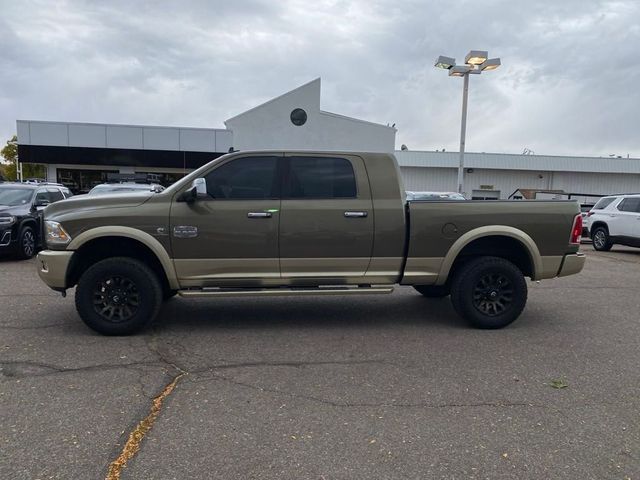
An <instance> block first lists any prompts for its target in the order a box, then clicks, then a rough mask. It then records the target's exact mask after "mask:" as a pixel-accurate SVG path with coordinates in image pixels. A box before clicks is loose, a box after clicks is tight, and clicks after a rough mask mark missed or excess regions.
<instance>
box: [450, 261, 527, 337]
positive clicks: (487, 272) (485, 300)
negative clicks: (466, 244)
mask: <svg viewBox="0 0 640 480" xmlns="http://www.w3.org/2000/svg"><path fill="white" fill-rule="evenodd" d="M451 303H453V308H454V309H455V310H456V312H457V313H458V314H459V315H460V316H461V317H463V318H464V319H465V320H467V321H468V322H469V323H470V324H471V325H473V326H474V327H476V328H487V329H492V328H502V327H505V326H507V325H509V324H510V323H511V322H513V321H514V320H515V319H516V318H518V317H519V316H520V314H521V313H522V310H523V309H524V306H525V304H526V303H527V283H526V282H525V279H524V275H523V274H522V272H521V271H520V269H518V267H516V266H515V265H514V264H513V263H511V262H509V261H508V260H505V259H503V258H498V257H479V258H476V259H473V260H471V261H469V262H467V263H465V264H464V265H463V266H462V267H460V268H459V269H458V270H457V271H456V272H455V275H454V278H453V282H452V286H451Z"/></svg>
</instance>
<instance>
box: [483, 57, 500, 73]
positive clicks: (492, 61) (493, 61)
mask: <svg viewBox="0 0 640 480" xmlns="http://www.w3.org/2000/svg"><path fill="white" fill-rule="evenodd" d="M499 66H500V59H499V58H489V59H488V60H485V61H484V62H482V64H481V65H480V70H482V71H485V70H495V69H496V68H498V67H499Z"/></svg>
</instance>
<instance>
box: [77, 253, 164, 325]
mask: <svg viewBox="0 0 640 480" xmlns="http://www.w3.org/2000/svg"><path fill="white" fill-rule="evenodd" d="M161 302H162V287H161V286H160V282H159V281H158V277H157V276H156V274H155V273H154V272H153V271H152V270H151V269H150V268H149V267H147V266H146V265H145V264H144V263H142V262H140V261H138V260H135V259H133V258H128V257H112V258H107V259H105V260H101V261H99V262H97V263H96V264H94V265H92V266H91V267H89V268H88V269H87V270H86V271H85V272H84V273H83V274H82V276H81V277H80V280H79V282H78V287H77V289H76V309H77V310H78V313H79V314H80V317H81V318H82V320H83V321H84V323H86V324H87V326H88V327H89V328H91V329H93V330H95V331H96V332H98V333H101V334H103V335H130V334H132V333H135V332H137V331H139V330H142V329H143V328H144V327H146V326H147V325H148V324H149V323H151V321H152V320H153V319H154V318H155V316H156V315H157V314H158V310H159V309H160V304H161Z"/></svg>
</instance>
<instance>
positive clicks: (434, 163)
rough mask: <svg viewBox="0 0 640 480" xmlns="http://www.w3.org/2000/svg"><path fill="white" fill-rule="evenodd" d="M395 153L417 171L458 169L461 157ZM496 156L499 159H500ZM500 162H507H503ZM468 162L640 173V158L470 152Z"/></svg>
mask: <svg viewBox="0 0 640 480" xmlns="http://www.w3.org/2000/svg"><path fill="white" fill-rule="evenodd" d="M395 154H396V158H397V159H398V164H399V165H400V166H402V167H416V168H423V167H427V168H428V167H441V168H457V166H458V157H459V155H460V154H459V152H434V151H420V150H396V151H395ZM496 157H499V158H500V160H498V158H496ZM501 159H504V163H503V161H502V160H501ZM509 159H510V160H511V161H509ZM603 161H604V162H603ZM605 162H606V163H605ZM465 163H466V165H465V166H466V167H468V168H480V169H486V170H521V171H549V172H552V171H553V172H585V173H629V174H634V175H635V174H640V158H609V157H577V156H576V157H571V156H567V155H562V156H561V155H522V154H509V153H495V154H494V153H477V152H467V153H465Z"/></svg>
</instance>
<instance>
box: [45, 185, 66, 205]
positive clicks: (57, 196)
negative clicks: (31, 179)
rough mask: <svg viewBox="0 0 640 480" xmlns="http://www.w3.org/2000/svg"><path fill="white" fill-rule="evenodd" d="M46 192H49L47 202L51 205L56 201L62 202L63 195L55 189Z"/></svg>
mask: <svg viewBox="0 0 640 480" xmlns="http://www.w3.org/2000/svg"><path fill="white" fill-rule="evenodd" d="M48 192H49V199H50V200H49V201H50V202H51V203H53V202H57V201H58V200H64V195H62V192H61V191H60V190H58V189H57V188H51V189H49V190H48Z"/></svg>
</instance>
